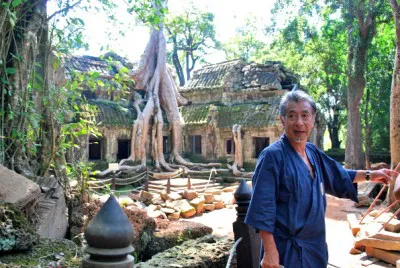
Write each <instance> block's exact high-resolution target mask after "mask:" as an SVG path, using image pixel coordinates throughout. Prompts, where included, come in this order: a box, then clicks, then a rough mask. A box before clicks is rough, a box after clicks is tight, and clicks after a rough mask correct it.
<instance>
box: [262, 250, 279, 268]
mask: <svg viewBox="0 0 400 268" xmlns="http://www.w3.org/2000/svg"><path fill="white" fill-rule="evenodd" d="M261 267H262V268H279V267H281V266H279V253H278V251H277V250H276V247H275V250H273V249H272V250H270V251H268V252H265V251H264V256H263V259H262V261H261Z"/></svg>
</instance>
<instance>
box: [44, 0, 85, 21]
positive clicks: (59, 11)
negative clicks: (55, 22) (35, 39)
mask: <svg viewBox="0 0 400 268" xmlns="http://www.w3.org/2000/svg"><path fill="white" fill-rule="evenodd" d="M81 2H82V0H78V1H77V2H75V3H74V4H72V5H69V4H67V6H66V7H65V8H63V9H60V10H58V11H56V12H54V13H53V14H51V16H49V17H48V18H47V21H49V20H51V19H52V18H54V17H55V16H56V15H58V14H60V13H63V12H66V11H68V10H70V9H72V8H74V7H76V6H77V5H79V4H80V3H81Z"/></svg>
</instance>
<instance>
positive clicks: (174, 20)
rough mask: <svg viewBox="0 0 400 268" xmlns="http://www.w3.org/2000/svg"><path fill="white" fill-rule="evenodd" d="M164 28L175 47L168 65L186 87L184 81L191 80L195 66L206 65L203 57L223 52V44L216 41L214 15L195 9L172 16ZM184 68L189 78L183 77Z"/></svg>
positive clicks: (169, 57) (169, 56)
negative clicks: (172, 66)
mask: <svg viewBox="0 0 400 268" xmlns="http://www.w3.org/2000/svg"><path fill="white" fill-rule="evenodd" d="M165 27H166V29H167V34H168V40H167V42H168V43H170V44H172V45H173V49H172V50H173V51H172V52H169V53H168V61H169V62H172V63H173V64H174V66H175V69H176V71H177V74H178V76H179V78H180V81H181V85H183V84H184V81H185V79H186V80H188V78H190V72H191V71H192V70H193V69H194V67H195V65H196V63H197V62H203V63H204V62H205V61H204V58H203V56H204V55H205V54H206V53H207V51H209V50H210V49H211V48H213V49H219V48H220V43H219V42H218V41H217V39H216V38H215V26H214V15H213V14H212V13H210V12H203V11H199V10H197V9H196V8H194V7H192V8H190V9H186V10H185V11H184V12H183V13H182V14H176V15H175V14H174V15H170V16H169V17H168V19H167V21H166V22H165ZM182 63H183V64H182ZM182 66H184V68H185V69H186V74H184V73H183V71H182ZM185 77H186V78H185Z"/></svg>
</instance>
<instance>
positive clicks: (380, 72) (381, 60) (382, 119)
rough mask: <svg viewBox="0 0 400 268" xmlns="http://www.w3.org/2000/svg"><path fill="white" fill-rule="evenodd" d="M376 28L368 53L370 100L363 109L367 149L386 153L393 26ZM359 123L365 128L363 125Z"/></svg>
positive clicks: (393, 43)
mask: <svg viewBox="0 0 400 268" xmlns="http://www.w3.org/2000/svg"><path fill="white" fill-rule="evenodd" d="M377 27H378V29H377V35H376V36H375V38H374V40H373V41H372V44H371V47H370V49H369V53H368V66H367V70H366V77H367V89H368V90H370V92H371V94H370V98H371V100H370V103H369V106H368V108H367V109H368V113H369V124H370V125H371V128H372V133H371V137H370V139H371V147H372V148H373V149H389V148H390V130H389V121H390V94H391V83H392V70H393V59H394V56H395V48H396V45H395V27H394V25H393V22H390V23H385V24H380V25H378V26H377ZM364 95H365V94H364ZM364 102H365V96H364ZM361 109H362V113H364V110H365V105H361ZM363 120H364V118H363ZM363 123H364V125H365V122H363Z"/></svg>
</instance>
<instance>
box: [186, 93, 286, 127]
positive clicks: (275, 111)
mask: <svg viewBox="0 0 400 268" xmlns="http://www.w3.org/2000/svg"><path fill="white" fill-rule="evenodd" d="M279 102H280V96H276V97H271V98H270V99H269V100H268V101H267V102H262V103H249V104H238V105H227V106H225V105H217V104H199V105H190V106H184V107H181V108H180V111H181V114H182V117H183V119H184V122H185V125H187V126H196V125H198V126H201V125H206V124H208V122H210V121H211V120H212V118H213V117H214V119H215V120H216V121H217V127H218V128H232V126H233V125H234V124H240V125H242V127H248V128H253V127H254V128H257V127H264V126H270V125H274V124H275V123H276V120H277V118H278V116H279Z"/></svg>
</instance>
